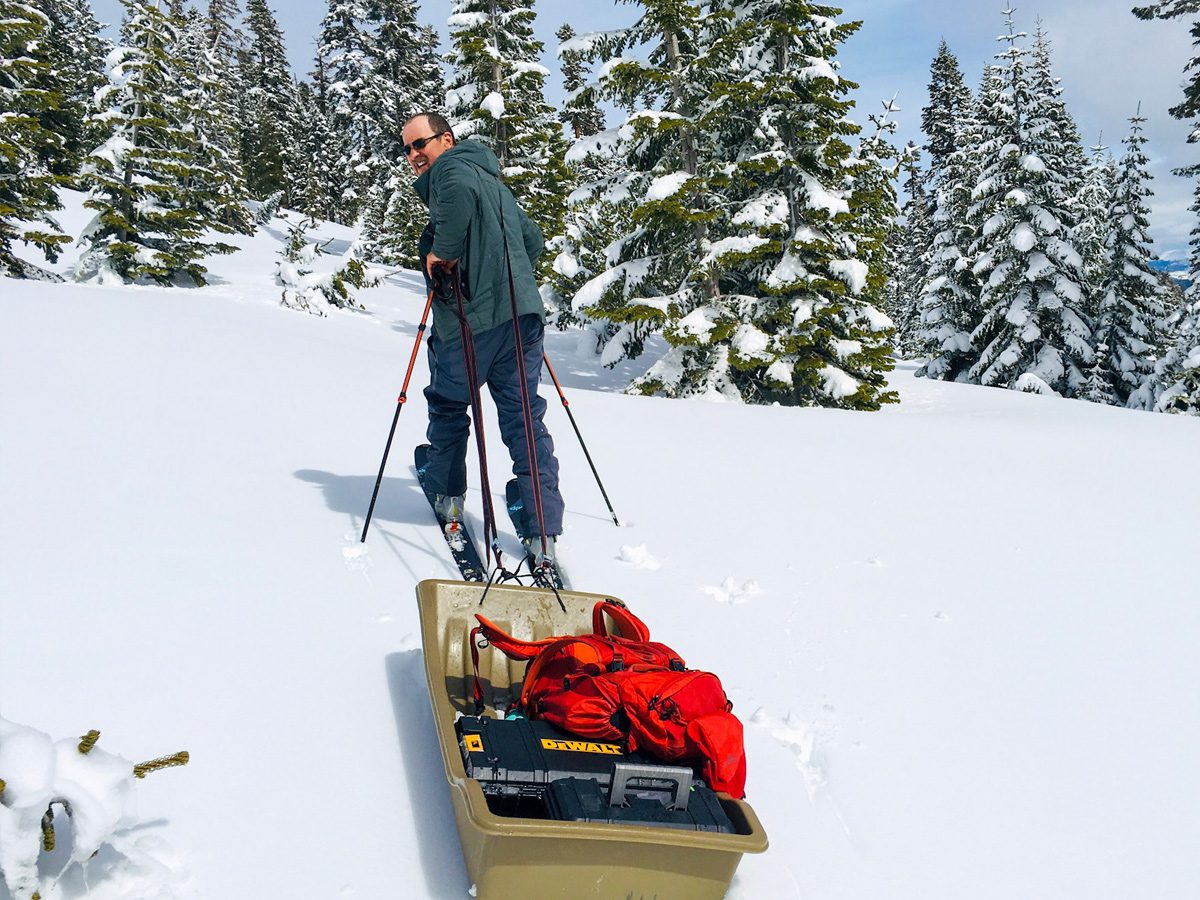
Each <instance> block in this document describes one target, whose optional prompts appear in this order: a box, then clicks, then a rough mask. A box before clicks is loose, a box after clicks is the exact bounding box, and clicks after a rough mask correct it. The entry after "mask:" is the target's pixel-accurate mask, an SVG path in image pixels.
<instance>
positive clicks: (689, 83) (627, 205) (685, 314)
mask: <svg viewBox="0 0 1200 900" xmlns="http://www.w3.org/2000/svg"><path fill="white" fill-rule="evenodd" d="M640 6H641V7H642V10H641V15H640V17H639V18H638V20H637V22H636V23H635V24H634V25H632V26H630V27H628V28H624V29H619V30H617V31H612V32H605V33H602V34H597V35H585V36H583V37H581V38H576V39H574V40H573V41H570V42H568V43H567V44H565V45H563V47H562V48H560V49H562V50H567V49H570V50H572V51H576V50H577V51H579V52H582V53H586V54H587V55H588V57H589V58H591V59H596V60H597V61H599V62H602V63H603V65H602V66H601V70H600V77H599V80H598V83H597V85H596V93H597V97H598V98H599V99H601V100H603V101H607V102H608V103H609V104H610V105H612V106H614V107H618V108H623V109H626V110H628V111H629V113H628V115H627V116H626V117H625V120H624V122H623V123H621V124H620V125H618V126H617V127H616V128H612V129H609V130H608V131H605V132H603V133H600V134H597V135H594V136H592V137H587V138H582V139H580V140H579V141H577V142H576V143H575V145H574V146H573V147H572V149H571V154H570V158H571V160H572V161H573V162H574V163H578V164H579V165H581V166H583V167H585V168H588V169H591V170H592V171H593V172H594V173H596V176H597V177H594V178H590V179H585V180H583V181H582V182H581V187H580V191H582V192H586V194H587V195H588V196H589V197H590V202H591V203H594V204H596V205H597V210H599V209H602V208H603V207H604V206H605V205H608V206H609V207H616V206H622V207H624V211H625V213H626V215H625V216H624V217H622V218H621V219H620V220H618V221H617V222H615V223H611V224H612V225H614V226H615V227H614V228H613V231H615V232H616V234H615V235H614V236H613V239H612V240H611V242H610V243H609V244H608V246H607V249H606V250H605V251H603V252H602V253H600V254H596V253H595V252H594V251H595V249H597V248H598V247H599V246H601V244H600V242H599V241H597V240H594V239H591V238H589V237H587V236H586V235H580V240H581V243H582V245H583V246H585V247H590V248H591V249H592V250H593V253H592V254H591V256H592V259H591V260H590V261H589V264H587V265H586V268H587V269H589V270H591V271H593V272H594V275H593V276H592V277H591V279H590V280H588V282H587V283H586V284H584V285H583V286H582V287H581V288H580V289H579V291H578V292H577V293H576V294H575V297H574V301H573V305H574V307H575V308H576V309H578V310H581V311H583V312H584V313H585V314H586V315H588V316H589V317H592V318H594V319H597V320H606V321H607V322H609V323H611V326H612V327H611V329H610V330H611V331H612V332H613V337H612V339H611V340H610V341H609V343H608V344H607V345H606V346H605V348H604V350H603V352H602V360H603V361H604V363H605V364H606V365H612V364H615V363H616V362H617V361H619V360H620V359H621V358H622V357H625V356H628V357H636V356H638V355H639V354H640V353H641V352H642V349H643V347H644V343H645V341H646V339H647V338H648V337H649V336H650V335H651V334H653V333H655V332H656V331H660V330H662V329H664V328H668V327H669V326H670V324H671V323H672V322H677V323H680V324H679V326H678V327H675V328H673V329H671V330H672V333H673V335H674V336H675V338H676V339H677V340H678V341H679V346H680V349H678V350H677V351H676V352H677V353H679V354H682V353H686V352H687V351H686V350H685V349H683V347H684V345H685V344H686V343H687V342H689V341H690V340H692V339H693V338H698V337H700V336H701V335H705V336H707V334H708V333H709V332H711V330H712V327H713V326H712V325H711V324H708V323H709V318H708V316H709V313H708V312H706V311H705V309H704V308H705V305H706V302H707V301H708V300H710V299H712V298H714V297H716V296H717V294H718V293H719V290H718V286H717V283H716V278H715V277H714V275H713V273H712V271H711V268H712V263H713V260H711V259H706V256H707V254H708V249H709V244H708V240H709V223H710V221H711V219H712V218H713V215H714V211H715V210H716V208H717V203H718V201H717V198H716V197H715V196H714V195H713V193H712V191H711V188H710V185H709V179H710V177H711V176H712V170H711V167H712V165H713V163H714V155H713V154H712V153H710V152H704V151H703V150H702V148H701V143H702V141H704V140H705V139H706V138H708V137H709V136H710V133H706V132H705V130H704V128H703V125H702V123H701V121H700V117H701V115H702V113H703V111H704V110H703V104H704V102H705V100H706V98H707V95H708V93H709V90H710V87H711V84H712V83H713V81H714V80H715V73H714V72H713V70H712V66H713V60H712V59H711V58H710V57H709V56H708V47H707V46H706V43H707V42H711V36H710V32H711V31H713V30H715V28H716V23H715V22H714V21H713V19H712V17H710V16H706V15H705V14H704V12H703V11H702V10H701V8H700V6H699V4H698V3H695V2H685V3H676V2H675V0H647V2H643V3H641V4H640ZM643 46H645V47H647V48H648V52H647V53H646V54H645V55H644V58H634V57H633V56H631V55H627V53H626V51H627V50H630V49H631V48H636V47H643ZM722 152H723V153H727V152H731V151H728V150H725V151H722ZM573 199H574V200H575V201H579V199H580V198H578V197H576V198H573ZM590 221H596V217H595V212H593V215H592V216H588V215H586V214H581V215H580V216H578V217H577V218H576V219H575V221H574V222H573V223H572V224H573V227H574V228H577V229H578V228H580V227H587V226H588V225H589V222H590ZM609 224H610V223H608V222H602V226H603V227H605V230H607V227H606V226H608V225H609ZM605 236H607V235H605ZM572 258H573V259H574V260H578V257H577V256H575V255H572ZM573 267H574V264H573V263H572V265H571V266H569V267H568V268H573ZM693 314H695V315H694V316H693ZM689 317H692V318H689ZM700 320H703V323H701V321H700ZM693 322H696V323H698V324H700V328H699V330H695V329H691V328H690V325H691V323H693ZM694 352H700V351H699V350H698V351H694ZM722 352H723V353H724V356H725V358H726V360H727V357H728V350H727V349H725V350H724V351H722ZM721 365H722V362H721V361H720V360H717V362H716V367H717V368H720V367H721ZM727 367H728V366H727V363H725V368H727ZM683 374H684V367H683V366H682V365H679V364H678V363H676V362H675V360H674V359H673V358H672V359H668V360H667V361H665V362H664V363H663V364H661V365H660V366H659V367H658V371H656V372H655V373H653V374H652V376H651V377H650V378H649V379H646V380H644V381H643V382H641V383H640V385H638V387H639V388H641V389H645V390H657V389H660V388H661V389H663V390H665V391H666V392H668V393H673V392H684V393H691V392H705V391H707V390H708V388H707V387H705V386H703V385H691V384H689V383H683V384H681V380H682V379H683ZM729 391H735V389H733V388H732V387H731V386H729V385H727V384H726V385H722V386H720V387H717V388H715V392H716V393H728V392H729Z"/></svg>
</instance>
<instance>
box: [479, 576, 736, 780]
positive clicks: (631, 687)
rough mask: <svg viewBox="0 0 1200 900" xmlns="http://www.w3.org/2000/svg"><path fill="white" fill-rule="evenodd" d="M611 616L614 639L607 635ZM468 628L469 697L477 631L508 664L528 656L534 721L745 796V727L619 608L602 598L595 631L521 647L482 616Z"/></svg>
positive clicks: (698, 675)
mask: <svg viewBox="0 0 1200 900" xmlns="http://www.w3.org/2000/svg"><path fill="white" fill-rule="evenodd" d="M606 615H607V616H608V617H609V618H611V619H612V620H613V622H615V623H616V625H617V627H618V628H619V629H620V631H621V635H623V636H617V635H610V634H609V632H608V627H607V624H606V622H605V616H606ZM475 618H476V619H478V620H479V626H478V627H477V628H474V629H472V631H471V656H472V661H473V663H474V665H475V701H476V704H477V705H478V704H479V703H480V701H481V699H482V696H483V693H482V690H481V688H480V685H479V642H478V636H479V635H480V634H482V635H483V637H484V638H485V639H486V641H487V643H488V644H491V645H492V646H493V647H495V648H496V649H497V650H499V651H500V652H502V653H504V654H505V655H506V656H507V657H509V658H510V659H517V660H528V661H529V667H528V669H526V672H525V682H524V684H523V686H522V688H521V699H520V701H518V703H517V704H516V705H517V706H519V707H520V708H521V710H522V711H523V712H524V713H525V715H527V716H528V717H529V718H531V719H545V720H546V721H548V722H550V723H552V724H554V725H557V726H558V727H559V728H562V729H563V730H565V731H568V732H570V733H572V734H576V735H579V736H580V737H587V738H593V739H596V740H604V741H615V740H624V741H626V742H627V744H628V748H629V750H630V751H631V752H635V751H641V752H643V753H648V754H650V755H652V756H656V757H658V758H659V759H662V760H665V761H668V762H684V763H688V764H690V765H697V766H700V767H702V772H703V776H704V779H705V781H707V782H708V784H709V786H710V787H711V788H712V789H713V790H716V791H725V792H726V793H728V794H730V795H732V796H733V797H736V798H739V799H740V798H741V797H743V796H744V795H745V787H746V754H745V749H744V746H743V740H742V723H741V722H739V721H738V719H737V718H736V717H735V716H734V715H733V714H732V713H731V712H730V710H731V709H732V708H733V705H732V704H731V703H730V702H729V699H728V698H727V697H726V696H725V690H724V689H723V688H722V687H721V682H720V680H719V679H718V678H717V676H716V675H713V674H712V673H711V672H701V671H698V670H693V669H688V668H687V666H686V665H685V663H684V661H683V659H682V658H681V657H680V656H679V654H677V653H676V652H675V651H674V650H672V649H671V648H670V647H668V646H666V645H665V644H660V643H657V642H655V641H651V640H650V630H649V629H648V628H647V627H646V625H645V623H644V622H642V620H641V619H639V618H638V617H637V616H635V615H634V614H633V613H631V612H630V611H629V610H628V609H627V608H626V607H625V606H624V604H622V603H620V602H618V601H616V600H601V601H599V602H598V603H597V604H596V605H595V607H593V609H592V633H591V634H583V635H569V636H564V637H552V638H543V639H542V640H539V641H525V640H521V639H520V638H515V637H513V636H512V635H509V634H506V633H505V632H504V631H502V630H501V629H500V628H499V627H498V626H496V625H495V624H493V623H492V622H489V621H488V620H487V619H486V618H484V617H483V616H481V615H476V616H475Z"/></svg>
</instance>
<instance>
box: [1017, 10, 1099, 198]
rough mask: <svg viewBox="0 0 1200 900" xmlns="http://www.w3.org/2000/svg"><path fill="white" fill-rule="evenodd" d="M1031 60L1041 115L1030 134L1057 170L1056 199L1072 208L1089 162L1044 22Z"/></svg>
mask: <svg viewBox="0 0 1200 900" xmlns="http://www.w3.org/2000/svg"><path fill="white" fill-rule="evenodd" d="M1029 63H1030V67H1029V89H1030V93H1031V94H1032V96H1033V97H1034V98H1035V100H1036V101H1037V114H1036V115H1033V116H1031V117H1030V128H1031V135H1030V136H1031V138H1032V139H1033V140H1034V141H1035V143H1036V145H1037V152H1038V156H1039V158H1040V159H1041V160H1042V161H1043V162H1044V163H1045V164H1046V170H1047V172H1049V173H1054V177H1053V178H1051V179H1050V180H1049V184H1048V188H1049V189H1051V190H1052V191H1054V192H1055V201H1056V202H1057V203H1058V204H1060V205H1062V206H1065V207H1068V208H1069V207H1070V203H1071V200H1072V199H1073V198H1074V197H1075V196H1076V195H1077V194H1078V193H1079V190H1080V188H1081V186H1082V184H1083V178H1084V174H1085V172H1086V170H1087V164H1088V161H1087V155H1086V153H1084V150H1083V142H1082V139H1081V138H1080V136H1079V127H1078V126H1077V125H1076V124H1075V119H1074V118H1073V117H1072V116H1071V113H1070V112H1069V111H1068V110H1067V104H1066V102H1065V101H1064V100H1063V97H1062V93H1063V91H1062V84H1061V79H1060V78H1057V77H1055V75H1054V72H1053V70H1052V63H1051V53H1050V37H1049V35H1048V34H1047V33H1046V30H1045V29H1044V28H1043V27H1042V24H1041V22H1040V21H1039V22H1038V30H1037V32H1036V34H1035V36H1034V40H1033V46H1032V47H1031V48H1030V53H1029Z"/></svg>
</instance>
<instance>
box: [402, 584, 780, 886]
mask: <svg viewBox="0 0 1200 900" xmlns="http://www.w3.org/2000/svg"><path fill="white" fill-rule="evenodd" d="M483 591H484V588H483V586H482V585H479V584H474V583H471V582H460V581H422V582H421V583H420V584H419V585H417V601H418V605H419V608H420V615H421V638H422V643H423V646H424V657H425V676H426V680H427V684H428V688H429V697H430V702H431V704H432V707H433V720H434V726H435V728H436V731H437V738H438V746H439V748H440V751H441V755H442V762H443V765H444V768H445V771H446V780H447V783H448V786H449V789H450V800H451V805H452V807H453V810H454V818H455V822H456V825H457V827H458V835H459V839H460V841H461V843H462V850H463V857H464V859H465V862H466V866H467V871H468V873H469V875H470V878H471V880H472V882H473V883H474V885H475V889H476V896H477V897H479V898H482V900H488V898H493V900H497V898H509V897H522V898H527V900H540V898H568V897H571V898H575V897H581V896H587V897H593V898H598V900H604V898H612V900H625V898H627V897H630V896H632V897H654V896H657V897H687V898H689V900H692V898H696V900H701V898H712V900H717V898H721V897H724V896H725V893H726V891H727V890H728V888H729V883H730V881H731V880H732V878H733V873H734V871H735V870H736V869H737V866H738V863H739V862H740V861H741V858H742V854H743V853H762V852H763V851H765V850H766V849H767V837H766V834H765V832H764V831H763V828H762V825H761V824H760V823H759V821H758V817H757V816H756V815H755V814H754V810H753V809H752V808H751V807H750V805H749V804H748V803H746V802H745V801H742V800H735V799H733V798H732V797H730V796H729V795H728V794H722V793H713V792H711V791H709V792H707V794H704V792H703V791H700V792H697V791H695V790H690V789H689V787H688V786H687V785H686V784H685V781H686V779H685V778H684V773H682V772H679V771H678V770H677V769H671V770H670V771H667V772H664V771H659V770H655V767H653V766H650V767H646V766H644V765H643V763H644V761H643V760H637V759H620V760H616V762H618V763H620V768H616V767H611V768H609V769H608V770H607V771H608V773H609V774H608V775H607V776H602V775H598V774H596V773H594V772H589V771H562V769H563V767H564V766H567V763H566V762H564V759H565V757H560V756H558V755H557V754H554V753H547V754H546V756H547V758H548V760H549V761H548V762H546V763H542V762H539V761H538V760H537V757H536V754H535V755H534V757H532V759H533V762H530V763H522V764H521V765H520V766H515V767H513V770H514V772H518V773H519V774H518V775H516V776H513V777H509V778H507V781H505V780H504V779H497V778H496V777H495V774H494V773H493V772H492V769H493V768H495V766H493V765H492V764H490V763H489V764H488V765H487V766H484V765H482V762H483V760H484V757H483V756H482V755H481V756H480V757H479V760H478V762H479V763H480V764H478V765H476V764H473V761H472V757H473V756H474V755H475V754H473V753H471V752H468V751H469V750H470V749H474V748H476V747H479V748H483V747H485V746H491V744H490V739H488V738H487V737H486V733H489V729H490V733H492V734H495V735H500V734H501V733H502V731H503V732H505V733H507V731H513V732H515V731H516V728H515V727H514V728H512V729H507V731H506V730H505V729H502V728H501V727H500V725H501V724H502V722H503V719H504V714H505V710H506V709H507V708H508V707H509V706H510V704H511V703H512V702H513V701H514V700H516V699H517V698H519V697H520V693H521V679H522V678H523V676H524V669H525V664H524V663H522V662H518V661H515V660H510V659H508V658H507V657H505V656H504V655H503V654H501V653H485V654H483V656H482V659H481V663H480V671H479V675H480V682H481V687H482V689H483V694H484V698H483V699H484V709H483V712H482V718H483V719H486V720H487V721H485V722H483V723H482V724H481V723H479V722H478V721H475V722H471V721H470V717H472V716H474V715H475V712H476V711H475V703H474V700H473V681H474V680H473V674H474V667H473V666H472V662H471V643H470V642H471V637H470V633H471V629H472V628H473V627H475V625H477V624H478V623H477V622H476V620H475V613H477V612H483V613H484V614H485V615H486V616H487V617H488V618H489V619H490V620H492V621H493V622H495V623H496V624H497V625H499V626H501V627H502V628H504V630H505V631H507V632H508V633H509V634H511V635H513V636H516V637H521V638H524V639H528V640H538V639H541V638H545V637H551V636H554V635H562V634H585V633H589V632H590V630H591V627H592V620H591V613H592V608H593V606H595V604H596V602H597V601H599V600H603V599H604V597H603V596H601V595H598V594H587V593H582V592H577V591H559V592H558V596H557V597H556V596H555V594H554V593H553V592H550V591H547V590H544V589H541V588H527V587H510V586H498V585H493V586H492V587H491V588H489V589H488V592H487V597H486V600H485V602H484V605H483V607H480V605H479V601H480V598H481V597H482V596H483ZM559 598H561V599H562V603H563V605H564V606H565V607H566V613H564V612H563V611H562V609H561V608H560V606H559ZM464 717H465V718H464ZM534 724H535V725H536V726H537V727H538V728H541V727H544V726H542V724H541V723H534ZM530 733H534V732H530ZM464 734H476V735H479V737H477V738H476V737H473V738H471V739H470V740H469V741H465V740H464ZM536 734H537V736H538V741H537V743H538V744H539V745H540V746H542V747H545V746H547V745H546V744H545V743H542V739H543V738H545V739H546V740H549V741H550V742H551V743H553V738H551V737H547V736H544V735H541V734H540V732H536ZM522 740H526V739H525V738H522ZM485 741H489V743H486V744H485ZM563 743H564V745H565V744H570V742H569V741H564V742H563ZM570 749H573V750H576V751H578V752H579V753H580V755H581V756H591V757H592V758H593V759H598V758H600V757H602V756H605V755H607V753H608V751H606V750H601V751H600V752H595V751H593V750H592V748H590V747H585V746H573V747H571V748H570ZM486 752H487V751H481V753H486ZM468 765H471V769H472V772H474V773H475V774H476V775H478V776H479V777H478V778H475V777H471V775H470V774H468V771H467V768H468ZM497 765H498V762H497ZM581 765H582V764H581ZM520 773H527V774H520ZM564 776H565V777H564ZM606 778H607V780H606ZM522 779H524V780H522ZM614 781H615V782H616V783H615V784H614ZM513 784H516V787H513V786H512V785H513ZM688 794H690V801H685V796H686V795H688ZM702 796H703V797H704V799H703V800H701V799H699V798H700V797H702ZM551 816H554V817H553V818H552V817H551Z"/></svg>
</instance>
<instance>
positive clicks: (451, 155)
mask: <svg viewBox="0 0 1200 900" xmlns="http://www.w3.org/2000/svg"><path fill="white" fill-rule="evenodd" d="M446 160H457V161H459V162H465V163H470V164H471V165H473V166H475V167H476V168H477V169H480V170H481V171H484V172H487V173H488V174H489V175H491V176H492V177H493V178H499V177H500V160H499V159H497V158H496V154H495V153H493V152H492V151H491V149H489V148H488V147H487V146H486V145H485V144H482V143H480V142H479V141H472V140H468V139H466V138H464V139H463V140H461V141H459V142H458V143H456V144H455V145H454V146H453V147H451V148H450V149H449V150H447V151H446V152H445V153H443V154H442V155H441V156H439V157H438V158H437V159H436V160H434V163H433V165H432V166H430V167H429V168H428V169H426V170H425V171H424V172H422V173H421V174H420V176H419V177H418V178H417V180H416V181H414V182H413V189H414V190H415V191H416V192H417V196H418V197H420V198H421V200H422V201H423V202H424V203H425V205H426V206H428V205H429V179H430V178H431V177H432V172H433V170H434V169H436V168H437V167H438V166H439V165H442V164H443V163H444V162H445V161H446Z"/></svg>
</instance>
